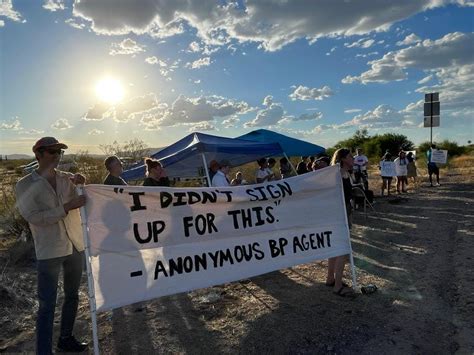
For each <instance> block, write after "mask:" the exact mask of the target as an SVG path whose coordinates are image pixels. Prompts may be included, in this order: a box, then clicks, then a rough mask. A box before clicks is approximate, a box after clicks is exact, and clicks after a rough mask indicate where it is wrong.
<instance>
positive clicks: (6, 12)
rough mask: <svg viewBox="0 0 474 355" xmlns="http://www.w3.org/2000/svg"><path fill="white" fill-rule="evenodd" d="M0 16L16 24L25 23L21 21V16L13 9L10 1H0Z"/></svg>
mask: <svg viewBox="0 0 474 355" xmlns="http://www.w3.org/2000/svg"><path fill="white" fill-rule="evenodd" d="M0 16H3V17H6V18H8V19H9V20H12V21H16V22H26V21H25V20H23V18H22V16H21V14H20V13H19V12H18V11H15V10H14V9H13V4H12V0H2V1H0Z"/></svg>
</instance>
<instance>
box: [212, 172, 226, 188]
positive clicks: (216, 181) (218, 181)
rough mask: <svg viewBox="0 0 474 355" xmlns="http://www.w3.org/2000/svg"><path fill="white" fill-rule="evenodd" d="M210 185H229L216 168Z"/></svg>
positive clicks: (223, 175)
mask: <svg viewBox="0 0 474 355" xmlns="http://www.w3.org/2000/svg"><path fill="white" fill-rule="evenodd" d="M212 186H229V181H227V178H226V176H225V174H224V173H223V172H222V171H221V170H218V171H217V173H216V175H214V177H213V178H212Z"/></svg>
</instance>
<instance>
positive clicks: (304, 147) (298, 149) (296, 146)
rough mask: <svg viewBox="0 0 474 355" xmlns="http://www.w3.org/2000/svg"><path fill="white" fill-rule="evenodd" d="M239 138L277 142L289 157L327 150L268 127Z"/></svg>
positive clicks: (316, 153)
mask: <svg viewBox="0 0 474 355" xmlns="http://www.w3.org/2000/svg"><path fill="white" fill-rule="evenodd" d="M237 139H245V140H249V141H253V142H264V143H268V142H277V143H279V144H280V146H281V148H282V149H283V151H284V152H285V153H286V155H288V156H289V157H293V156H310V155H318V154H321V153H324V152H325V151H326V149H325V148H323V147H321V146H319V145H317V144H313V143H309V142H305V141H302V140H301V139H296V138H291V137H288V136H285V135H284V134H280V133H276V132H272V131H268V130H266V129H257V130H255V131H252V132H249V133H247V134H244V135H243V136H240V137H237Z"/></svg>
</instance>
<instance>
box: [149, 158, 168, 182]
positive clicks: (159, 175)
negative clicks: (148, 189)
mask: <svg viewBox="0 0 474 355" xmlns="http://www.w3.org/2000/svg"><path fill="white" fill-rule="evenodd" d="M145 165H146V174H145V176H146V178H145V180H144V181H143V186H170V179H169V178H168V176H167V175H166V171H165V169H163V167H162V166H161V163H160V162H159V161H158V160H156V159H151V158H145Z"/></svg>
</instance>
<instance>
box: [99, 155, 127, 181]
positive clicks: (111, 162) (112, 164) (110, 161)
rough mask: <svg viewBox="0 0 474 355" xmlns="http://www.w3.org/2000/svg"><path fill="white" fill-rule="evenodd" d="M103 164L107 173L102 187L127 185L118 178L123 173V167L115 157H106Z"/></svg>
mask: <svg viewBox="0 0 474 355" xmlns="http://www.w3.org/2000/svg"><path fill="white" fill-rule="evenodd" d="M104 164H105V168H106V169H107V171H108V172H109V174H108V175H107V177H106V178H105V180H104V185H127V183H126V182H125V181H124V180H123V179H122V178H121V177H120V175H121V174H122V173H123V165H122V162H121V161H120V159H119V158H118V157H117V156H116V155H111V156H109V157H107V158H106V159H105V161H104Z"/></svg>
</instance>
